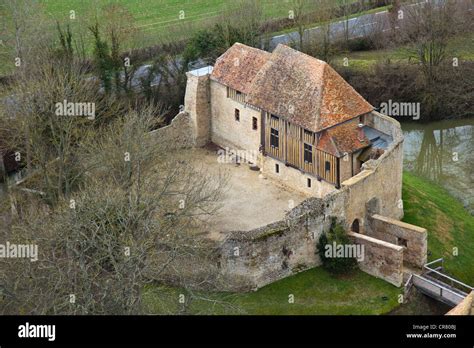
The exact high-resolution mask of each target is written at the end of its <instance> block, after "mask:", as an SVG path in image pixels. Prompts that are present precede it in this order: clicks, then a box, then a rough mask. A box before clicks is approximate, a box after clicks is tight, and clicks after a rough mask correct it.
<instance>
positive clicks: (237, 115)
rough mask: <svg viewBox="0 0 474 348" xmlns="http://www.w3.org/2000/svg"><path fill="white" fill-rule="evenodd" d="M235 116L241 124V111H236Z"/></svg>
mask: <svg viewBox="0 0 474 348" xmlns="http://www.w3.org/2000/svg"><path fill="white" fill-rule="evenodd" d="M234 116H235V120H236V121H237V122H240V110H239V109H235V111H234Z"/></svg>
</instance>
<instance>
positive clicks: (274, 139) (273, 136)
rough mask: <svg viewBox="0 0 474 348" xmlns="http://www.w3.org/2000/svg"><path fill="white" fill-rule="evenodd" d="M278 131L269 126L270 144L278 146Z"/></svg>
mask: <svg viewBox="0 0 474 348" xmlns="http://www.w3.org/2000/svg"><path fill="white" fill-rule="evenodd" d="M278 137H279V133H278V130H277V129H275V128H270V146H271V147H276V148H278V145H279V141H278Z"/></svg>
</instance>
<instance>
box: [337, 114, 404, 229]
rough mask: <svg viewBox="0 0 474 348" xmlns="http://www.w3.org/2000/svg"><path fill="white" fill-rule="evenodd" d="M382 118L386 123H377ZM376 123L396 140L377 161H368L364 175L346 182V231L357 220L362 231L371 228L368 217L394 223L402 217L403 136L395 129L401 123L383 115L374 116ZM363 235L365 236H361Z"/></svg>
mask: <svg viewBox="0 0 474 348" xmlns="http://www.w3.org/2000/svg"><path fill="white" fill-rule="evenodd" d="M379 118H381V119H382V120H383V121H376V120H378V119H379ZM373 120H374V121H373V122H374V123H377V124H378V123H383V124H384V130H385V131H390V133H391V134H394V135H396V136H397V137H396V138H394V139H393V142H392V143H391V144H390V146H389V148H388V149H387V150H386V151H385V152H384V154H383V155H382V156H380V158H378V159H377V160H369V161H367V162H366V163H364V164H363V166H362V171H361V172H360V173H359V174H357V175H355V176H353V177H352V178H350V179H349V180H346V181H344V182H343V183H342V184H341V186H342V189H341V191H347V193H348V198H347V201H346V203H345V211H346V223H347V226H346V227H347V229H348V230H349V229H350V226H351V224H352V222H353V221H354V220H355V219H358V220H359V222H360V225H361V230H366V229H367V228H369V226H368V225H367V224H368V217H369V216H370V215H371V214H380V215H384V216H387V217H391V218H394V219H401V218H402V217H403V204H402V174H403V136H402V134H401V133H397V131H396V130H390V129H389V128H388V125H391V127H392V128H395V129H396V128H397V127H399V123H398V122H397V121H395V120H393V119H390V118H388V117H387V116H383V115H380V114H378V115H375V116H374V117H373ZM369 202H372V206H373V207H372V209H375V210H374V211H372V212H370V213H369V212H368V204H369ZM362 233H363V232H362Z"/></svg>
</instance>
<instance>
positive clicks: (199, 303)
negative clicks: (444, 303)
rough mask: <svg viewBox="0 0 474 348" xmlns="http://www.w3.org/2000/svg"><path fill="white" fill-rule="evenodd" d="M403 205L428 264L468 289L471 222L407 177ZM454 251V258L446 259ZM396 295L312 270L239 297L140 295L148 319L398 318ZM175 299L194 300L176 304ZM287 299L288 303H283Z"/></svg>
mask: <svg viewBox="0 0 474 348" xmlns="http://www.w3.org/2000/svg"><path fill="white" fill-rule="evenodd" d="M403 201H404V209H405V217H404V219H403V221H406V222H409V223H412V224H416V225H419V226H423V227H426V228H427V229H428V250H429V259H430V260H432V259H436V258H439V257H445V259H446V262H445V265H446V269H447V272H448V273H449V274H451V275H453V276H454V277H457V278H459V279H460V280H461V281H464V282H466V283H468V284H474V268H473V267H472V265H473V264H474V251H473V250H472V248H470V246H471V245H474V233H472V231H474V218H473V217H472V216H471V215H470V214H469V213H468V212H467V211H466V210H465V209H464V208H463V207H462V204H461V203H460V202H459V201H458V200H456V199H455V198H454V197H452V196H450V195H449V193H448V192H447V191H446V190H444V189H443V188H441V187H439V186H437V185H436V184H434V183H432V182H430V181H428V180H424V179H421V178H419V177H416V176H415V175H413V174H411V173H408V172H405V173H404V177H403ZM469 232H471V233H469ZM454 247H457V248H458V251H459V254H458V256H454V255H453V254H452V251H453V248H454ZM401 292H402V289H401V288H396V287H394V286H392V285H390V284H388V283H386V282H384V281H382V280H380V279H376V278H374V277H371V276H369V275H367V274H365V273H363V272H360V271H357V272H354V273H353V274H350V275H346V276H343V277H336V276H333V275H331V274H329V273H328V272H326V271H325V270H324V269H323V268H321V267H318V268H315V269H311V270H308V271H305V272H302V273H300V274H297V275H295V276H292V277H288V278H286V279H283V280H281V281H278V282H275V283H272V284H270V285H268V286H265V287H263V288H262V289H260V290H258V291H256V292H252V293H245V294H231V293H202V292H199V293H194V294H188V293H186V292H185V291H183V290H180V289H171V288H166V287H157V286H150V287H149V288H147V290H146V291H145V305H146V308H147V311H148V312H149V313H153V314H162V313H176V312H182V313H187V314H257V315H261V314H265V315H267V314H273V315H290V314H293V315H294V314H296V315H305V314H306V315H307V314H319V315H324V314H341V315H361V314H372V315H373V314H386V313H392V314H397V313H399V314H403V313H404V311H397V308H400V307H399V304H398V295H399V294H400V293H401ZM180 294H183V295H184V296H185V297H184V298H185V299H186V298H192V297H195V299H194V300H190V302H187V303H186V304H182V303H180V302H179V298H180ZM290 295H293V298H294V303H290V302H289V299H290V297H289V296H290ZM414 301H415V302H413V303H412V304H411V305H410V312H411V313H412V314H426V313H425V311H426V310H427V309H426V308H429V307H427V306H426V305H417V303H416V301H417V300H416V299H415V300H414Z"/></svg>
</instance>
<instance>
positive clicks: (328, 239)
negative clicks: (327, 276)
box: [317, 218, 357, 274]
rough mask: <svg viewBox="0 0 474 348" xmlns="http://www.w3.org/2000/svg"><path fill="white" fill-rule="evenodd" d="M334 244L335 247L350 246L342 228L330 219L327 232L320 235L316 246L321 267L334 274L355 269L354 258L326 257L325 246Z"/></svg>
mask: <svg viewBox="0 0 474 348" xmlns="http://www.w3.org/2000/svg"><path fill="white" fill-rule="evenodd" d="M334 242H335V243H336V245H347V244H351V242H350V240H349V237H348V236H347V234H346V231H345V230H344V228H343V227H342V226H341V225H340V224H339V223H338V222H337V221H336V219H335V218H332V222H331V228H330V230H329V232H328V233H326V234H324V233H323V234H322V235H321V237H320V238H319V243H318V245H317V251H318V253H319V256H320V257H321V261H322V264H323V267H324V268H325V269H327V270H328V271H329V272H331V273H334V274H343V273H348V272H350V271H352V270H353V269H355V267H356V265H357V262H356V260H355V258H348V257H327V256H326V251H327V246H328V245H333V243H334Z"/></svg>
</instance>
